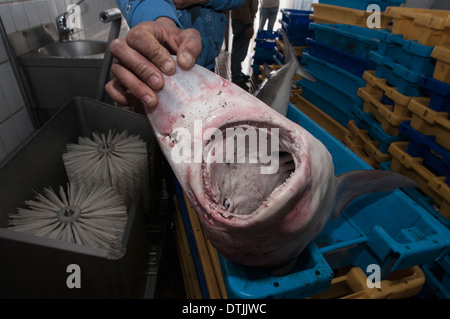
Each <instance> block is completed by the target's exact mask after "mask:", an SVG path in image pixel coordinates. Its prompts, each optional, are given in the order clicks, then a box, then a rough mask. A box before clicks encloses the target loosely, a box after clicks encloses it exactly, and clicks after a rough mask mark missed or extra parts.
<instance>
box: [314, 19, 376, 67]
mask: <svg viewBox="0 0 450 319" xmlns="http://www.w3.org/2000/svg"><path fill="white" fill-rule="evenodd" d="M309 29H310V30H311V31H312V32H313V34H314V35H313V36H312V37H313V38H314V40H316V41H319V42H321V43H324V44H326V45H329V46H331V47H334V48H338V49H341V50H343V51H345V52H347V53H350V54H353V55H356V56H357V57H360V58H361V59H365V60H368V59H369V52H370V51H373V50H378V44H379V43H380V40H379V39H378V38H377V35H378V31H377V30H375V29H369V28H364V27H360V26H356V25H350V24H326V23H311V24H310V25H309Z"/></svg>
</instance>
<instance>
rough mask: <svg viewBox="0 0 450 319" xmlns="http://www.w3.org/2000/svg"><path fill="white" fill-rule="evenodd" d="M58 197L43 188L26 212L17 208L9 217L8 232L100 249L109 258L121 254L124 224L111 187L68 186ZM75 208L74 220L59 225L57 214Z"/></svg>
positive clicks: (120, 201)
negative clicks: (107, 252)
mask: <svg viewBox="0 0 450 319" xmlns="http://www.w3.org/2000/svg"><path fill="white" fill-rule="evenodd" d="M58 193H59V196H58V194H57V193H56V192H55V191H54V190H53V189H52V188H45V189H44V192H43V194H37V195H36V197H35V199H34V200H29V201H26V202H25V204H26V205H27V206H28V208H18V213H17V214H14V215H11V216H10V220H9V224H10V225H11V227H10V228H9V229H11V230H14V231H18V232H23V233H27V234H30V235H34V236H40V237H47V238H51V239H56V240H61V241H66V242H70V243H76V244H81V245H85V246H90V247H94V248H104V249H107V250H108V251H109V255H110V256H119V255H120V254H121V253H122V245H121V240H122V237H123V232H124V229H125V226H126V223H127V211H126V207H125V204H124V201H123V198H122V197H121V196H120V195H118V194H117V193H116V192H115V191H114V190H113V189H112V188H111V187H105V186H99V187H94V188H89V189H88V188H87V187H85V186H84V185H76V186H75V185H73V184H72V183H69V185H68V186H67V192H65V191H64V188H63V187H62V186H60V187H59V192H58ZM72 207H77V208H79V209H80V210H81V214H80V215H79V217H78V218H76V219H75V220H73V221H71V222H65V221H62V220H61V219H60V218H59V217H58V214H61V211H63V212H64V210H65V209H68V208H72Z"/></svg>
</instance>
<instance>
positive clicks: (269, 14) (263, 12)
mask: <svg viewBox="0 0 450 319" xmlns="http://www.w3.org/2000/svg"><path fill="white" fill-rule="evenodd" d="M277 14H278V7H272V8H263V7H260V8H259V28H258V31H261V30H263V29H264V25H265V24H266V21H267V20H268V21H269V22H268V25H267V29H266V30H268V31H273V25H274V24H275V20H276V19H277Z"/></svg>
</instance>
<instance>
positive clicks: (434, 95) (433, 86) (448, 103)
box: [420, 76, 450, 118]
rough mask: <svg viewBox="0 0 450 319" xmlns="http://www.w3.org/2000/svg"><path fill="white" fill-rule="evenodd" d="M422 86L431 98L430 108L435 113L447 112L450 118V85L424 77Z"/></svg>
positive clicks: (421, 82)
mask: <svg viewBox="0 0 450 319" xmlns="http://www.w3.org/2000/svg"><path fill="white" fill-rule="evenodd" d="M420 85H421V87H423V88H425V89H426V90H427V93H428V94H429V95H430V97H431V98H430V104H429V105H428V107H430V108H432V109H433V110H435V111H439V112H447V113H449V118H450V84H447V83H444V82H442V81H439V80H436V79H433V78H431V77H429V76H423V77H422V79H421V81H420Z"/></svg>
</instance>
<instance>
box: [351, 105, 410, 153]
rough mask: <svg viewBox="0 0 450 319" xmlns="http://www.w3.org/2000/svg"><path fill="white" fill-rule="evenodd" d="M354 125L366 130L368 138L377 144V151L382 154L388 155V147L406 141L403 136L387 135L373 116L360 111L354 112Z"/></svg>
mask: <svg viewBox="0 0 450 319" xmlns="http://www.w3.org/2000/svg"><path fill="white" fill-rule="evenodd" d="M354 113H355V115H356V119H355V124H356V126H357V127H358V128H360V129H363V130H367V131H368V133H369V136H370V137H371V138H372V139H373V140H375V141H377V142H378V149H379V150H380V151H381V152H382V153H388V149H389V146H390V145H391V144H392V143H394V142H400V141H404V140H406V137H405V136H394V135H389V134H387V133H386V132H385V131H384V130H383V128H382V127H381V124H380V122H378V121H377V120H376V119H375V118H374V116H373V114H371V113H366V112H364V111H363V110H361V109H356V110H355V112H354Z"/></svg>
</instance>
